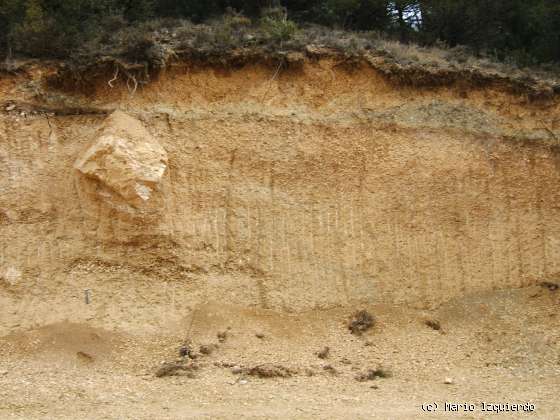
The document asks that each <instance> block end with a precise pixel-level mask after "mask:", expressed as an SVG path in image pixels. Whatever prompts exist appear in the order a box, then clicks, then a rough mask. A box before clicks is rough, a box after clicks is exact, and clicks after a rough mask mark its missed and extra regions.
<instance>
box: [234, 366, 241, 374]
mask: <svg viewBox="0 0 560 420" xmlns="http://www.w3.org/2000/svg"><path fill="white" fill-rule="evenodd" d="M231 373H233V374H234V375H239V374H241V373H243V368H242V367H241V366H234V367H232V368H231Z"/></svg>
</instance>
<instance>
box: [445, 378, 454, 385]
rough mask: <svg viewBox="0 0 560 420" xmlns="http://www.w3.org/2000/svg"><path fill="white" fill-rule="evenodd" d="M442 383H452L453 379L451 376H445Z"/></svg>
mask: <svg viewBox="0 0 560 420" xmlns="http://www.w3.org/2000/svg"><path fill="white" fill-rule="evenodd" d="M443 383H444V384H446V385H452V384H453V379H451V378H445V380H444V381H443Z"/></svg>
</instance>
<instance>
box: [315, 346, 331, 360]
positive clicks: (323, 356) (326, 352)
mask: <svg viewBox="0 0 560 420" xmlns="http://www.w3.org/2000/svg"><path fill="white" fill-rule="evenodd" d="M330 352H331V349H330V348H329V347H325V348H323V349H322V350H320V351H318V352H317V357H318V358H319V359H327V358H328V357H329V353H330Z"/></svg>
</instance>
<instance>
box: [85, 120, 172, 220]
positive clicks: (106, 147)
mask: <svg viewBox="0 0 560 420" xmlns="http://www.w3.org/2000/svg"><path fill="white" fill-rule="evenodd" d="M167 164H168V158H167V153H166V152H165V150H164V149H163V147H161V145H160V144H159V143H158V142H157V140H156V139H154V138H153V137H152V136H151V135H150V133H149V132H148V131H147V130H146V128H145V127H144V126H143V125H142V123H141V122H140V121H138V120H137V119H135V118H133V117H131V116H130V115H127V114H125V113H124V112H122V111H115V112H114V113H112V114H111V115H109V116H108V117H107V119H106V121H105V122H104V124H103V126H102V127H101V129H100V131H99V135H98V136H97V138H96V139H95V140H94V142H93V144H92V145H91V146H90V147H89V148H88V149H87V150H86V151H85V152H84V153H82V154H81V155H80V156H79V157H78V159H77V160H76V162H75V164H74V167H75V168H76V169H77V170H78V171H79V172H80V173H81V174H83V175H84V176H85V177H87V178H88V179H90V180H91V179H93V180H96V181H98V183H99V184H101V188H98V189H97V195H98V197H99V198H101V199H102V200H105V201H110V202H112V204H114V205H115V207H119V208H121V209H122V208H125V209H126V208H129V207H128V206H130V207H132V208H133V209H143V208H148V207H151V206H153V205H154V204H155V203H154V202H160V201H161V200H158V199H157V198H155V197H154V195H156V194H157V193H158V192H160V190H161V183H162V180H163V177H164V174H165V171H166V169H167ZM115 195H116V196H118V197H115ZM118 201H122V202H121V203H118ZM123 202H124V204H126V205H125V206H124V207H123V205H122V204H123ZM119 204H120V205H119Z"/></svg>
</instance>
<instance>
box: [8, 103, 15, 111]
mask: <svg viewBox="0 0 560 420" xmlns="http://www.w3.org/2000/svg"><path fill="white" fill-rule="evenodd" d="M14 109H16V106H15V105H14V104H10V105H8V106H7V107H6V111H13V110H14Z"/></svg>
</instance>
